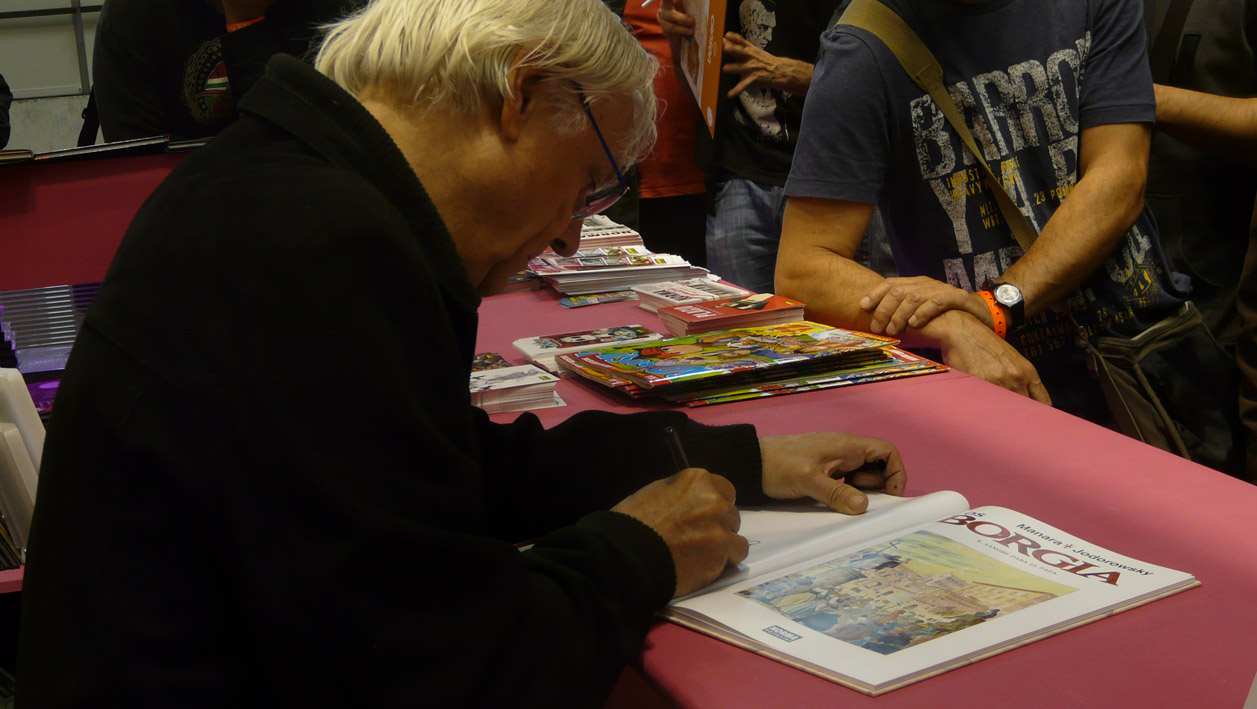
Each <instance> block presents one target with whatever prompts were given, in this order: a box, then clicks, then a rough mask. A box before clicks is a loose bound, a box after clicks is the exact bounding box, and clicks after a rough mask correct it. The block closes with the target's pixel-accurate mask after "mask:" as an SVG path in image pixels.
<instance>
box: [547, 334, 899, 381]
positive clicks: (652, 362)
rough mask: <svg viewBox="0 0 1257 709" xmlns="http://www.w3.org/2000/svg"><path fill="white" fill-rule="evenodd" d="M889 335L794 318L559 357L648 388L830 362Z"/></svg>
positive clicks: (880, 344)
mask: <svg viewBox="0 0 1257 709" xmlns="http://www.w3.org/2000/svg"><path fill="white" fill-rule="evenodd" d="M896 342H897V341H896V340H894V339H893V338H886V337H880V336H877V335H869V334H866V333H857V332H853V331H851V330H843V329H840V328H831V327H828V326H826V325H820V324H817V323H811V322H806V321H803V322H795V323H785V324H780V325H772V326H765V327H756V328H740V329H736V330H724V331H719V332H708V333H703V334H700V335H687V336H684V337H675V338H672V339H668V340H661V341H659V342H656V343H648V344H646V345H632V346H628V347H608V348H603V349H600V350H595V351H592V352H582V353H579V354H576V355H573V356H572V357H571V358H568V359H564V360H562V361H563V362H564V363H565V364H567V362H570V361H579V362H580V363H581V365H582V366H584V367H589V368H593V369H597V370H600V371H602V372H606V373H608V374H611V375H613V376H617V377H622V378H626V379H629V380H630V381H632V382H633V383H635V384H638V385H640V386H643V387H647V388H654V387H662V386H669V385H675V384H677V383H680V382H688V381H691V380H695V379H704V378H711V377H723V376H729V375H731V374H735V373H739V372H748V371H753V370H758V369H769V368H774V367H783V366H787V365H792V364H798V363H802V362H807V361H809V360H822V359H824V360H828V359H831V358H835V357H839V356H842V355H847V354H850V353H854V352H859V351H861V350H866V349H870V348H878V347H885V346H887V345H893V344H896Z"/></svg>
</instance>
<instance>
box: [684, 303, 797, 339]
mask: <svg viewBox="0 0 1257 709" xmlns="http://www.w3.org/2000/svg"><path fill="white" fill-rule="evenodd" d="M659 319H660V320H661V321H663V326H664V327H666V328H668V332H670V333H672V334H673V335H694V334H696V333H700V332H712V331H713V330H731V329H733V328H736V327H760V326H763V325H777V324H780V323H788V322H799V321H801V320H802V319H803V303H800V302H799V301H797V300H791V299H790V298H787V297H785V296H781V295H773V294H772V293H755V294H753V295H746V296H735V297H733V298H721V299H719V300H711V301H707V302H706V303H688V304H685V305H670V306H668V307H666V308H660V309H659Z"/></svg>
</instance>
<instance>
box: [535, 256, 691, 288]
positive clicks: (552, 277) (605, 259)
mask: <svg viewBox="0 0 1257 709" xmlns="http://www.w3.org/2000/svg"><path fill="white" fill-rule="evenodd" d="M528 269H529V270H530V271H532V272H533V273H535V274H537V275H538V276H541V277H542V278H543V279H545V281H546V283H547V284H548V285H549V286H550V287H552V288H554V289H555V290H557V291H559V292H560V293H564V294H566V295H588V294H590V293H605V292H607V291H615V290H626V289H628V288H632V287H633V286H636V285H641V284H643V283H657V282H659V281H675V280H679V279H686V278H695V277H698V276H702V275H704V274H705V273H707V271H706V269H702V268H698V267H696V266H691V265H690V263H689V261H686V260H685V259H683V258H681V257H680V256H674V255H672V254H656V253H652V252H651V251H650V250H648V249H647V248H646V247H644V246H606V247H599V248H592V249H580V250H579V251H577V252H576V253H575V254H573V255H572V256H566V257H563V256H557V255H554V256H549V255H542V256H539V257H537V258H535V259H533V260H532V261H531V262H529V264H528Z"/></svg>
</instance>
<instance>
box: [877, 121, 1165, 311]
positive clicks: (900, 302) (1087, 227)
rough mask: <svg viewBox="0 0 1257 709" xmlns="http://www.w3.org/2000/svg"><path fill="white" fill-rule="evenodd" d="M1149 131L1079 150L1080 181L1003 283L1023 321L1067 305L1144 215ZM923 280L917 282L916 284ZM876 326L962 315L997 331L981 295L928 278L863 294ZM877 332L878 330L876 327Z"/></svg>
mask: <svg viewBox="0 0 1257 709" xmlns="http://www.w3.org/2000/svg"><path fill="white" fill-rule="evenodd" d="M1150 141H1151V129H1150V128H1149V127H1148V126H1146V125H1144V124H1139V123H1119V124H1112V125H1104V126H1095V127H1092V128H1087V129H1085V130H1083V132H1082V134H1081V135H1080V136H1079V143H1078V169H1079V179H1078V182H1077V183H1076V184H1075V185H1074V187H1073V189H1072V190H1071V191H1070V193H1069V195H1068V196H1066V197H1065V199H1064V201H1062V202H1061V206H1060V207H1059V208H1057V210H1056V212H1055V213H1054V214H1053V215H1052V217H1051V219H1049V220H1048V223H1047V224H1045V225H1044V226H1043V229H1042V231H1040V233H1039V236H1038V238H1037V239H1035V242H1034V245H1033V246H1031V248H1030V250H1029V251H1028V252H1027V253H1026V254H1025V255H1023V256H1022V257H1021V258H1020V259H1018V260H1017V262H1016V263H1014V264H1013V265H1012V266H1010V267H1009V268H1008V270H1007V271H1005V272H1004V274H1003V275H1002V276H1001V277H1000V280H1002V281H1007V282H1009V283H1012V284H1014V285H1016V286H1018V287H1019V288H1021V292H1022V295H1023V296H1024V297H1025V301H1026V315H1033V314H1035V313H1038V312H1041V311H1043V310H1045V309H1047V308H1048V307H1050V306H1052V305H1054V304H1056V303H1059V302H1060V301H1062V300H1064V299H1065V298H1066V297H1067V296H1068V295H1069V294H1070V293H1072V292H1073V291H1074V290H1075V289H1077V288H1078V287H1079V286H1080V285H1082V283H1083V282H1084V281H1085V280H1086V279H1087V278H1088V277H1090V276H1091V274H1092V273H1094V272H1095V270H1096V269H1097V268H1099V267H1100V264H1101V263H1103V261H1104V259H1105V258H1107V257H1108V255H1109V254H1110V253H1112V251H1113V249H1114V248H1116V246H1117V245H1118V243H1119V242H1120V241H1121V239H1122V237H1123V235H1125V233H1126V231H1127V230H1128V229H1130V226H1131V224H1133V223H1134V222H1135V220H1136V219H1137V218H1138V217H1139V214H1140V212H1141V211H1143V204H1144V203H1143V194H1144V185H1145V182H1146V180H1147V174H1148V149H1149V144H1150ZM914 280H916V281H919V282H917V283H914V282H912V281H914ZM864 297H865V298H867V299H868V300H866V301H865V306H864V307H866V308H867V309H869V310H870V311H872V318H871V320H872V321H873V322H874V323H881V324H885V327H886V331H887V332H890V333H892V334H898V333H899V332H902V330H903V328H905V327H909V326H914V327H921V326H923V325H925V324H926V323H928V322H929V320H930V319H931V318H933V317H937V316H938V315H939V314H940V313H943V312H948V311H950V310H953V309H958V310H963V311H965V312H967V313H969V314H971V315H973V316H975V317H977V318H978V319H979V320H980V321H982V322H983V323H984V324H985V325H986V326H987V327H993V325H994V321H993V320H992V318H991V315H990V312H989V310H988V309H987V306H986V304H985V302H983V301H982V300H981V296H978V295H976V294H969V295H967V296H960V295H957V294H955V293H952V292H951V291H950V289H947V287H946V286H945V285H944V284H940V283H938V282H936V281H935V282H926V279H888V282H886V283H883V284H881V285H880V286H877V287H875V288H873V289H871V290H869V291H868V292H867V293H865V294H864ZM874 331H876V328H874Z"/></svg>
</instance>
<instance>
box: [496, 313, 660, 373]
mask: <svg viewBox="0 0 1257 709" xmlns="http://www.w3.org/2000/svg"><path fill="white" fill-rule="evenodd" d="M662 337H663V336H662V335H660V334H659V333H657V332H651V331H650V330H647V329H646V328H645V327H642V326H641V325H616V326H613V327H600V328H596V329H593V330H577V331H575V332H563V333H559V334H557V335H541V336H538V337H525V338H523V339H519V340H516V341H515V342H514V343H512V344H514V346H515V349H517V350H519V351H520V353H522V354H523V355H524V356H525V357H527V358H528V361H529V362H532V363H533V364H535V365H537V366H538V367H544V368H545V369H548V370H550V371H551V372H553V373H555V374H558V375H560V376H562V375H563V374H564V373H565V372H566V373H568V374H570V371H569V370H566V369H563V368H562V367H560V366H559V365H558V364H556V363H555V361H554V358H555V357H557V356H559V355H561V354H567V353H569V352H581V351H583V350H590V349H596V348H598V347H609V346H612V345H615V346H623V345H634V344H638V343H641V342H652V341H654V340H659V339H662Z"/></svg>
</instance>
